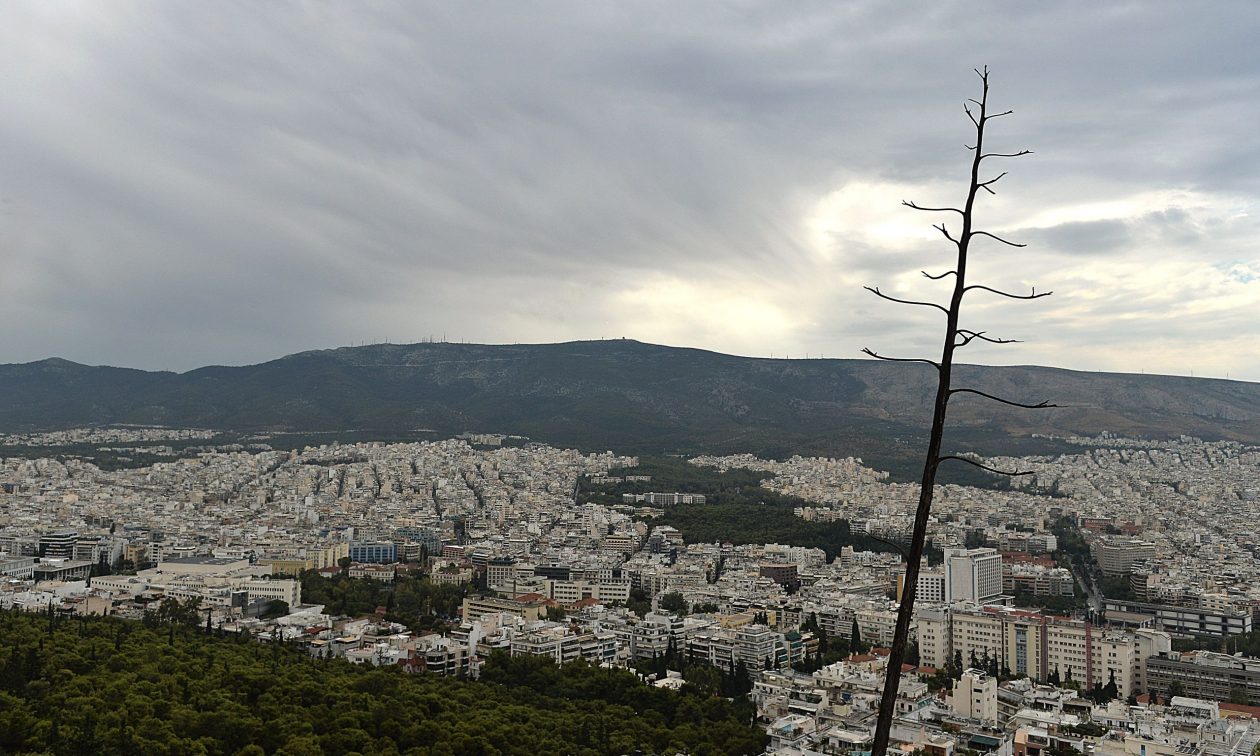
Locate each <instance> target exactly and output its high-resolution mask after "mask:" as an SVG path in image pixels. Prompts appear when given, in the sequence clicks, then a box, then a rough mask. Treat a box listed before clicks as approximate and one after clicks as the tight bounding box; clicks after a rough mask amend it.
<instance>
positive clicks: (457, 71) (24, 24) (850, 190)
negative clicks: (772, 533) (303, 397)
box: [0, 2, 1260, 378]
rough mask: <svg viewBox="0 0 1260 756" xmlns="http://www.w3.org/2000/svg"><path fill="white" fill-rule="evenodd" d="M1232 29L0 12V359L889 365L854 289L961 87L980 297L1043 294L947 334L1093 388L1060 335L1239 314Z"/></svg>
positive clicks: (1242, 151) (941, 195) (1249, 166)
mask: <svg viewBox="0 0 1260 756" xmlns="http://www.w3.org/2000/svg"><path fill="white" fill-rule="evenodd" d="M1258 26H1260V11H1257V10H1256V9H1255V7H1254V6H1253V5H1252V4H1249V3H1233V4H1229V3H1226V4H1213V5H1210V6H1204V7H1201V8H1187V7H1184V6H1182V5H1180V4H1173V3H1167V4H1164V3H1152V4H1141V5H1124V6H1101V7H1099V6H1097V5H1095V4H1087V3H1070V4H1053V5H1044V6H1035V7H1031V6H1030V7H1015V6H1005V5H997V4H994V5H990V6H983V7H977V6H975V5H974V4H970V3H923V4H919V5H917V6H908V5H905V4H889V3H875V2H855V3H841V4H836V3H812V4H795V5H793V6H791V7H790V8H789V7H785V6H782V5H778V4H761V5H759V4H745V5H739V6H730V5H726V4H682V5H679V4H673V3H671V4H665V3H659V4H632V5H631V4H617V5H599V4H591V3H572V4H565V5H555V4H547V5H524V4H502V5H498V6H468V5H463V4H438V3H435V4H411V3H408V4H401V3H400V4H390V3H382V4H373V5H371V6H368V7H359V6H356V7H350V6H338V5H331V4H329V5H320V4H303V5H290V4H281V3H268V4H263V5H258V4H225V3H215V4H204V3H202V4H198V3H166V4H161V5H154V6H109V7H104V6H93V5H82V6H77V7H76V6H68V5H56V6H54V5H50V4H45V3H33V2H32V3H28V4H25V5H18V6H14V7H12V8H11V9H9V11H8V12H7V13H6V23H5V24H4V25H3V26H2V27H0V63H3V65H4V70H6V71H10V72H11V75H10V77H9V79H10V81H11V83H12V86H10V87H8V89H7V91H6V95H5V96H4V97H3V98H0V166H3V172H0V198H3V200H4V201H3V203H0V245H2V246H0V254H2V255H3V263H4V266H3V267H4V270H3V277H2V278H0V316H2V317H0V343H3V344H5V346H6V347H7V349H6V355H5V356H6V358H7V360H9V361H19V360H27V359H38V358H41V357H45V356H49V355H54V354H55V355H61V356H65V357H68V358H72V359H78V360H82V361H87V362H106V363H121V364H128V365H135V366H141V367H169V368H178V369H186V368H189V367H193V366H196V365H199V364H203V363H208V362H226V363H242V362H249V361H254V360H260V359H265V358H269V357H274V356H277V355H280V354H284V353H287V352H292V351H296V350H299V349H304V348H312V347H322V346H331V345H337V344H344V343H349V342H352V341H363V340H373V339H381V338H390V339H392V340H394V341H409V340H418V339H421V338H426V337H429V336H440V335H442V334H443V333H445V334H446V335H447V336H448V337H450V338H467V339H470V340H481V341H491V342H504V341H507V342H510V341H550V340H560V339H569V338H599V337H601V336H612V335H619V336H620V335H625V336H633V337H637V338H643V339H647V340H653V339H655V340H673V341H675V342H677V343H683V344H687V345H694V346H700V347H706V348H714V349H719V350H730V351H740V352H744V353H757V354H766V353H769V352H770V351H787V352H789V353H792V352H797V353H802V354H803V353H804V352H806V351H809V352H813V353H818V352H822V353H826V354H828V355H829V356H845V355H855V354H856V351H857V348H858V347H859V346H862V345H864V344H866V343H868V342H875V343H884V344H888V345H889V347H890V348H898V347H901V348H905V349H916V348H920V347H922V346H923V345H925V344H927V343H930V340H931V338H930V337H926V338H925V336H924V335H923V331H922V330H920V328H921V321H920V320H919V319H917V318H916V317H915V316H913V315H907V314H905V313H897V312H893V311H889V310H887V309H885V308H884V307H883V306H882V305H880V304H878V303H874V302H871V301H869V299H867V297H869V295H867V294H866V293H865V292H863V291H862V289H861V286H862V285H863V284H868V283H869V284H877V285H881V286H884V287H885V290H889V291H898V292H902V291H904V292H911V291H915V290H916V289H915V287H916V286H918V285H919V284H920V283H921V281H920V280H919V279H916V276H917V271H918V270H919V269H920V268H925V267H933V268H935V267H937V266H939V264H940V262H941V261H942V260H943V259H944V258H943V257H942V255H941V252H942V249H941V247H940V245H939V239H933V238H932V237H931V233H932V232H931V231H930V229H928V232H927V233H926V234H922V235H920V236H917V237H916V236H914V234H912V233H910V232H903V231H902V230H900V228H901V227H902V226H904V227H906V228H913V227H916V224H917V225H921V226H922V227H924V228H926V227H927V224H928V223H930V222H931V221H933V220H935V219H933V218H927V217H921V216H916V215H915V214H914V213H913V212H911V211H900V210H899V209H898V208H897V206H896V201H897V200H899V199H901V198H903V193H904V194H905V195H910V196H906V197H905V198H914V199H919V200H921V201H925V202H926V201H946V202H956V201H958V198H957V194H956V193H957V189H958V187H959V185H960V180H961V179H962V177H963V171H964V170H965V167H966V160H967V159H968V154H969V153H967V152H966V151H965V150H963V149H962V143H963V142H964V141H966V140H967V138H968V134H967V129H966V128H965V127H966V125H967V124H966V122H965V120H964V118H963V116H962V112H961V107H960V103H961V101H962V99H963V98H965V97H968V96H972V95H974V94H975V80H974V75H973V74H972V73H971V68H972V67H973V66H976V65H982V64H988V65H990V66H991V67H992V68H993V69H994V72H995V74H994V100H995V103H996V104H997V105H998V106H999V107H1002V108H1005V107H1013V108H1015V109H1016V115H1015V116H1014V117H1012V118H1009V119H1004V120H1002V121H1000V122H998V123H997V125H995V130H994V135H993V136H994V139H995V140H996V141H995V144H1000V145H1001V146H1009V147H1012V148H1023V147H1028V148H1032V149H1034V150H1035V151H1036V154H1035V155H1034V156H1032V158H1030V159H1028V160H1026V161H1019V162H1018V163H1014V164H1012V165H1009V166H1003V167H1004V168H1010V170H1011V175H1010V176H1009V177H1008V178H1006V179H1004V180H1003V184H1002V185H1001V189H1002V194H1001V196H999V197H998V198H995V199H993V200H988V199H987V198H986V200H985V202H986V203H988V204H985V205H983V206H982V207H983V208H984V211H985V213H986V216H985V217H986V222H990V223H992V224H994V225H993V226H992V227H995V228H1000V229H1002V230H1008V231H1012V232H1013V233H1014V232H1019V231H1020V230H1021V229H1022V230H1024V231H1026V232H1027V233H1026V234H1025V236H1026V237H1027V238H1025V239H1024V240H1025V241H1029V242H1030V243H1031V244H1032V246H1031V247H1030V250H1033V251H1031V252H1030V253H1029V256H1028V257H1026V258H1022V259H1023V262H1021V263H1020V264H1018V265H1011V264H1009V263H1007V262H1006V260H1008V259H1010V258H1006V257H993V258H991V259H992V260H993V262H991V263H983V262H978V263H977V266H978V269H979V270H981V271H984V272H985V273H986V274H992V275H993V276H994V278H995V280H997V281H998V282H1001V283H1009V284H1011V285H1023V281H1022V276H1024V275H1026V274H1027V275H1031V274H1033V273H1035V274H1036V277H1037V278H1038V279H1042V280H1045V281H1046V283H1045V285H1055V286H1056V287H1057V286H1058V285H1059V283H1058V282H1056V281H1055V280H1053V279H1055V278H1056V277H1057V278H1058V279H1060V280H1061V282H1062V283H1071V284H1072V285H1073V287H1074V291H1073V292H1071V293H1070V295H1069V296H1068V297H1067V298H1065V299H1064V300H1062V304H1054V305H1051V306H1050V307H1049V309H1047V310H1036V309H1032V310H1022V311H1021V310H1019V309H1016V310H1013V311H1001V310H997V309H994V308H995V305H991V304H978V305H977V307H978V309H977V310H976V315H977V316H980V315H986V316H987V315H988V314H990V313H992V314H995V315H999V316H1000V317H1002V318H1003V319H1004V322H1010V323H1011V325H1012V326H1014V327H1017V329H1018V330H1022V331H1026V332H1029V331H1030V332H1034V333H1036V332H1038V331H1042V330H1044V327H1045V326H1047V325H1050V324H1053V325H1054V326H1055V327H1056V328H1057V329H1061V330H1062V333H1047V334H1045V338H1043V339H1042V342H1041V343H1042V344H1043V345H1044V346H1041V347H1035V346H1031V345H1030V346H1029V347H1026V348H1020V350H1019V351H1017V352H1014V353H1011V354H1012V355H1013V356H1012V357H1011V358H1010V360H1008V361H1021V362H1035V361H1041V362H1050V363H1053V364H1061V365H1066V366H1079V367H1106V368H1112V367H1115V366H1114V365H1112V364H1110V363H1105V364H1104V363H1100V362H1098V359H1099V358H1098V357H1097V354H1098V353H1095V352H1091V351H1090V344H1092V343H1102V342H1103V341H1106V337H1105V336H1104V335H1102V334H1104V333H1106V331H1105V330H1104V329H1095V328H1094V327H1093V326H1092V325H1090V324H1091V323H1093V322H1095V321H1097V320H1098V319H1101V318H1121V317H1124V316H1125V314H1126V311H1125V310H1124V309H1123V308H1124V306H1125V305H1126V304H1127V305H1128V306H1129V307H1131V308H1132V307H1137V306H1139V305H1140V306H1150V307H1152V308H1163V309H1162V310H1153V314H1152V316H1151V322H1155V323H1161V322H1162V323H1163V328H1162V330H1159V329H1155V331H1158V332H1160V333H1163V334H1164V336H1163V337H1161V338H1170V337H1169V336H1168V333H1169V330H1168V329H1169V327H1170V325H1169V323H1168V322H1167V321H1165V320H1162V319H1161V318H1162V316H1161V315H1160V313H1161V312H1167V311H1168V302H1169V301H1170V299H1169V298H1170V297H1171V296H1173V295H1174V294H1175V292H1172V291H1169V290H1167V289H1166V288H1165V287H1163V286H1162V285H1161V284H1160V279H1159V278H1158V277H1154V276H1150V277H1147V276H1143V275H1139V273H1137V272H1135V271H1144V270H1150V269H1151V266H1152V264H1153V263H1154V264H1156V266H1157V267H1158V265H1167V266H1170V267H1169V268H1168V271H1167V272H1168V273H1174V272H1175V273H1178V274H1179V275H1181V276H1182V277H1184V276H1185V275H1186V274H1187V272H1188V271H1192V272H1194V275H1196V276H1197V275H1199V274H1200V273H1201V274H1202V278H1201V279H1200V278H1195V279H1194V280H1195V282H1196V283H1195V287H1194V288H1193V289H1192V290H1193V291H1194V292H1196V293H1197V294H1201V295H1203V296H1205V297H1210V298H1211V299H1210V301H1213V302H1217V303H1229V304H1231V305H1237V306H1239V307H1242V306H1245V305H1247V304H1249V303H1250V304H1255V303H1257V302H1260V297H1258V296H1257V295H1256V294H1255V293H1254V291H1253V289H1254V287H1255V285H1254V284H1249V283H1248V280H1249V279H1248V275H1249V274H1248V273H1247V271H1248V270H1250V268H1249V267H1248V266H1250V265H1253V264H1255V263H1256V261H1257V260H1258V259H1260V254H1257V251H1256V248H1255V247H1254V245H1253V244H1252V243H1251V242H1250V239H1253V238H1260V237H1257V235H1256V234H1255V233H1254V232H1255V231H1256V230H1257V229H1256V228H1255V221H1254V218H1253V217H1252V216H1253V215H1254V211H1255V208H1256V206H1257V204H1256V203H1257V199H1256V198H1257V195H1260V186H1258V185H1257V176H1260V171H1258V170H1257V167H1258V165H1257V163H1260V154H1257V150H1258V149H1260V148H1258V147H1257V146H1255V144H1254V141H1255V140H1254V139H1252V138H1251V137H1250V130H1251V129H1252V128H1253V124H1254V123H1255V122H1256V120H1257V115H1260V114H1258V113H1257V110H1260V105H1258V104H1257V103H1260V52H1258V51H1257V49H1256V46H1255V45H1254V44H1253V43H1252V40H1253V39H1254V37H1255V35H1256V32H1257V31H1260V29H1257V27H1258ZM898 213H901V214H900V215H899V214H898ZM877 221H878V222H877ZM1038 248H1040V249H1038ZM1183 259H1184V260H1188V261H1192V263H1186V265H1190V266H1191V267H1186V265H1183V264H1182V260H1183ZM986 265H987V266H988V267H987V268H986V267H985V266H986ZM1082 265H1089V266H1093V265H1103V266H1106V265H1109V266H1111V267H1108V268H1105V269H1104V268H1098V269H1094V268H1090V269H1089V270H1085V269H1083V268H1081V266H1082ZM1194 266H1197V267H1194ZM1238 266H1242V267H1241V268H1239V267H1238ZM1239 271H1242V272H1239ZM1112 275H1114V276H1120V277H1124V278H1125V280H1126V281H1129V282H1130V283H1126V285H1125V287H1123V288H1124V290H1125V291H1126V292H1127V296H1125V297H1124V299H1123V300H1122V301H1117V300H1114V299H1113V298H1112V296H1111V294H1109V293H1107V292H1106V291H1105V290H1104V288H1103V287H1104V282H1102V281H1099V280H1098V279H1099V278H1100V277H1107V276H1112ZM1047 279H1049V280H1047ZM1064 279H1065V280H1064ZM929 291H930V290H929ZM1144 303H1145V304H1144ZM1008 312H1009V314H1001V313H1008ZM715 313H717V315H715ZM1183 316H1184V320H1182V321H1179V322H1180V323H1182V324H1184V327H1185V328H1186V329H1187V330H1186V332H1187V333H1190V332H1193V333H1194V334H1195V336H1193V337H1191V338H1202V333H1203V332H1204V331H1206V330H1208V327H1207V325H1206V324H1209V323H1210V322H1213V320H1220V319H1221V318H1223V317H1225V315H1224V314H1223V313H1222V312H1221V311H1220V309H1219V308H1212V307H1203V308H1200V309H1199V310H1193V311H1190V312H1186V313H1183ZM1012 318H1014V320H1011V319H1012ZM1200 325H1202V326H1203V329H1204V330H1197V329H1199V328H1200ZM1177 327H1182V326H1181V325H1178V326H1177ZM1239 328H1241V329H1242V330H1243V332H1244V333H1249V334H1251V335H1252V336H1260V333H1256V332H1255V329H1256V326H1254V325H1246V324H1243V323H1240V324H1239ZM1143 338H1146V339H1147V341H1146V342H1144V343H1145V344H1146V345H1147V346H1140V345H1139V346H1136V347H1134V348H1135V350H1139V351H1140V350H1141V349H1147V350H1150V351H1152V353H1154V352H1157V351H1167V345H1166V344H1165V343H1164V342H1162V341H1161V342H1160V343H1159V344H1156V343H1155V342H1154V341H1153V340H1152V339H1153V338H1154V337H1153V336H1147V335H1146V334H1143ZM1091 340H1093V341H1091ZM1187 343H1188V342H1187ZM1038 350H1041V351H1038ZM1235 352H1237V350H1235ZM1074 355H1076V356H1074ZM993 359H999V360H1000V359H1002V356H1000V355H995V356H994V357H993ZM1074 360H1076V361H1075V362H1074ZM1247 361H1250V362H1251V363H1252V364H1253V365H1256V364H1257V363H1260V356H1258V355H1257V353H1256V351H1255V349H1254V347H1253V348H1251V351H1249V352H1248V351H1246V349H1244V350H1243V351H1242V353H1241V355H1240V356H1238V357H1236V360H1235V365H1236V367H1235V368H1234V373H1235V375H1236V376H1237V374H1238V373H1241V372H1242V371H1243V368H1242V367H1238V366H1237V365H1240V364H1241V363H1244V362H1247ZM1252 377H1258V378H1260V367H1257V368H1256V369H1254V370H1252Z"/></svg>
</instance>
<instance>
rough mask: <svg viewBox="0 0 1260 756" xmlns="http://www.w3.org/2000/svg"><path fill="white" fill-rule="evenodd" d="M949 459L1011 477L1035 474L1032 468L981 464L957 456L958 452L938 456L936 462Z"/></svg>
mask: <svg viewBox="0 0 1260 756" xmlns="http://www.w3.org/2000/svg"><path fill="white" fill-rule="evenodd" d="M947 459H956V460H958V461H959V462H966V463H967V464H969V465H973V466H975V467H979V468H980V469H981V470H988V471H989V472H991V473H997V474H998V475H1009V476H1010V477H1012V478H1014V477H1018V476H1020V475H1032V474H1033V471H1032V470H999V469H998V468H996V467H989V466H988V465H985V464H981V463H979V462H977V461H975V460H974V459H967V458H966V457H959V456H957V455H956V454H946V455H945V456H944V457H937V458H936V463H937V464H938V465H939V464H940V463H941V462H944V461H945V460H947Z"/></svg>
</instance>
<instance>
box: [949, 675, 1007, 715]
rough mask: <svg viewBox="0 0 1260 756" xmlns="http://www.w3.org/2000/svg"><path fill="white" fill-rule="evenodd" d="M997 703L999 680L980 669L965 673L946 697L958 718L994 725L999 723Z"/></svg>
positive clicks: (951, 709)
mask: <svg viewBox="0 0 1260 756" xmlns="http://www.w3.org/2000/svg"><path fill="white" fill-rule="evenodd" d="M997 702H998V697H997V678H995V677H991V676H989V675H987V674H985V673H984V672H982V671H980V670H978V669H969V670H967V671H966V672H963V673H962V677H960V678H959V679H958V682H956V683H955V684H954V689H953V690H952V691H950V692H949V693H948V694H947V695H946V696H945V703H946V705H947V706H949V709H950V711H952V712H954V713H955V714H957V715H958V716H960V717H967V718H968V719H978V720H980V721H981V722H985V723H987V724H994V725H996V724H997V721H998V703H997Z"/></svg>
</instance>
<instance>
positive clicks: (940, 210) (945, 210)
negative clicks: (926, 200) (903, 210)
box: [901, 200, 963, 215]
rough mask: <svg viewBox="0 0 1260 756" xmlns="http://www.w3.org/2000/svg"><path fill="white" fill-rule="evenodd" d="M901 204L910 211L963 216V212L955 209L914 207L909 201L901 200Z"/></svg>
mask: <svg viewBox="0 0 1260 756" xmlns="http://www.w3.org/2000/svg"><path fill="white" fill-rule="evenodd" d="M901 204H903V205H905V206H906V207H908V208H910V209H912V210H923V211H924V212H928V213H958V214H959V215H962V214H963V211H962V210H959V209H958V208H956V207H924V206H922V205H916V204H914V202H911V201H909V200H902V201H901Z"/></svg>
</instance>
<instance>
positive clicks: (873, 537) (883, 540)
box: [866, 533, 906, 559]
mask: <svg viewBox="0 0 1260 756" xmlns="http://www.w3.org/2000/svg"><path fill="white" fill-rule="evenodd" d="M866 535H867V537H869V538H870V539H871V540H874V541H879V542H880V543H882V544H884V545H886V546H891V547H893V548H894V549H896V550H897V553H898V554H901V558H902V559H905V558H906V547H905V546H902V545H901V544H899V543H897V542H896V541H890V540H888V539H887V538H884V537H883V536H877V535H875V534H874V533H867V534H866Z"/></svg>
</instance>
